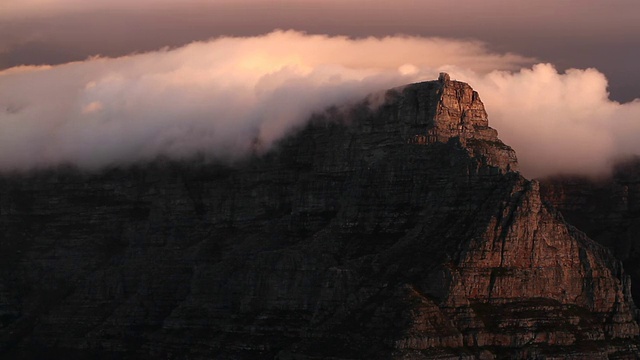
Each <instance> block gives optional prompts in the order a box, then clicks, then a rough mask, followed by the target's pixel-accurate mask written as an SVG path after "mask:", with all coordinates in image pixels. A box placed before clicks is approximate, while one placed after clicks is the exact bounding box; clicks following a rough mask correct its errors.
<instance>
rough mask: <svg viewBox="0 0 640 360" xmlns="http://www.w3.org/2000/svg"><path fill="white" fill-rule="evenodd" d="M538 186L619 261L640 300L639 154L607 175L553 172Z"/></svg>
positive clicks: (616, 166)
mask: <svg viewBox="0 0 640 360" xmlns="http://www.w3.org/2000/svg"><path fill="white" fill-rule="evenodd" d="M541 189H542V196H543V198H544V199H545V201H547V202H549V203H550V204H552V205H553V206H554V207H555V208H557V209H559V210H561V211H562V214H563V215H564V217H565V218H566V219H567V221H569V222H570V223H572V224H574V225H576V226H577V227H579V228H580V229H581V230H582V231H584V232H585V233H586V234H587V235H588V236H589V237H590V238H592V239H594V240H595V241H597V242H598V243H600V244H602V245H604V246H606V247H607V248H609V249H611V251H612V252H613V254H614V256H615V257H616V258H618V259H620V260H621V261H622V263H623V264H624V267H625V269H627V271H628V273H629V275H630V276H631V283H632V293H633V298H634V300H635V301H636V302H638V301H640V158H632V159H628V160H624V161H619V162H617V163H616V165H615V166H614V171H613V173H612V174H611V176H610V177H606V178H600V179H592V178H588V177H581V176H555V177H550V178H547V179H544V180H542V181H541Z"/></svg>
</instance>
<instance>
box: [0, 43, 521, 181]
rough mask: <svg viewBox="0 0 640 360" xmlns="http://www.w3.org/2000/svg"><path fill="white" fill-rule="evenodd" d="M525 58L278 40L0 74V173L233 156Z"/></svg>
mask: <svg viewBox="0 0 640 360" xmlns="http://www.w3.org/2000/svg"><path fill="white" fill-rule="evenodd" d="M524 61H526V59H523V58H521V57H519V56H516V55H509V54H507V55H497V54H492V53H489V52H487V51H486V49H485V48H484V46H483V45H482V44H480V43H474V42H465V41H451V40H442V39H423V38H413V37H402V36H399V37H390V38H384V39H375V38H367V39H360V40H350V39H348V38H344V37H327V36H318V35H314V36H310V35H304V34H302V33H298V32H293V31H288V32H283V31H277V32H273V33H271V34H267V35H264V36H259V37H247V38H219V39H215V40H212V41H209V42H200V43H193V44H190V45H188V46H185V47H181V48H178V49H173V50H168V49H165V50H162V51H157V52H152V53H146V54H139V55H131V56H127V57H122V58H115V59H110V58H92V59H88V60H86V61H83V62H75V63H69V64H65V65H59V66H53V67H47V66H44V67H17V68H12V69H8V70H5V71H3V72H0V169H28V168H34V167H43V166H48V165H52V164H60V163H73V164H76V165H79V166H82V167H86V168H98V167H102V166H108V165H112V164H119V163H125V162H135V161H139V160H146V159H153V158H155V157H156V156H158V155H164V156H168V157H172V158H182V157H188V156H190V155H193V154H195V153H196V152H199V151H203V152H206V153H209V154H213V155H214V156H217V157H227V158H228V157H231V158H233V157H237V156H241V155H244V154H246V153H247V151H249V150H250V149H251V146H252V143H253V141H254V139H256V138H259V139H260V141H261V142H262V143H263V144H265V145H267V146H268V145H269V144H271V143H272V142H273V141H275V140H277V139H278V138H280V137H282V136H283V135H284V134H285V133H286V132H287V131H289V130H290V129H292V128H293V127H295V126H296V125H299V124H301V123H302V122H304V121H306V119H307V118H308V117H309V115H310V114H311V113H312V112H314V111H320V110H322V109H324V108H325V107H327V106H330V105H333V104H341V103H345V102H349V101H355V100H359V99H361V98H363V97H364V96H366V95H367V94H368V93H370V92H371V91H376V90H380V89H386V88H389V87H393V86H398V85H402V84H404V83H407V82H411V81H414V80H416V79H417V78H418V77H426V78H432V77H433V76H435V74H436V73H437V72H436V70H434V69H435V68H437V67H439V66H441V65H442V64H456V65H458V66H461V67H464V68H471V69H474V71H479V72H486V71H489V70H490V69H493V68H494V67H496V66H498V67H501V68H512V67H513V66H514V65H515V64H518V63H521V62H524ZM423 70H424V72H426V73H427V74H424V73H423Z"/></svg>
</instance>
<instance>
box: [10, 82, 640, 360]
mask: <svg viewBox="0 0 640 360" xmlns="http://www.w3.org/2000/svg"><path fill="white" fill-rule="evenodd" d="M516 166H517V162H516V157H515V153H514V152H513V150H512V149H511V148H510V147H508V146H506V145H505V144H503V143H502V142H501V141H500V140H499V139H498V137H497V133H496V132H495V130H493V129H491V128H490V127H489V126H488V121H487V115H486V112H485V110H484V107H483V105H482V102H481V101H480V99H479V97H478V94H477V93H475V92H474V91H473V90H472V89H471V88H470V87H469V85H467V84H464V83H460V82H456V81H451V80H449V79H448V76H446V75H442V76H441V78H440V79H439V80H438V81H432V82H425V83H419V84H413V85H408V86H406V87H404V88H400V89H394V90H390V91H388V92H387V93H386V95H385V101H384V103H383V104H382V105H381V106H380V107H379V108H372V106H370V105H369V101H367V100H365V101H364V102H363V103H361V104H358V105H356V106H353V107H351V108H349V109H348V110H344V111H338V110H335V109H334V110H332V111H328V112H327V113H326V114H322V115H318V116H316V117H314V118H313V119H312V120H311V122H310V124H309V125H308V126H306V127H305V128H304V129H300V131H299V132H297V133H296V134H294V135H292V136H290V137H289V138H287V139H285V140H283V141H282V142H281V144H279V145H278V147H277V148H275V149H273V150H271V151H269V152H268V153H266V154H264V155H261V156H256V157H255V158H252V159H249V160H247V161H245V162H243V163H240V164H233V165H219V164H218V165H215V164H199V163H196V162H191V163H168V162H157V163H154V164H147V165H144V166H138V167H131V168H127V169H112V170H108V171H106V170H105V171H104V172H102V173H100V174H83V173H80V172H78V171H75V170H73V169H67V170H51V171H43V172H39V173H34V174H23V175H16V174H14V175H11V176H9V175H7V176H4V177H2V179H0V229H1V231H0V257H2V261H1V262H0V351H2V353H3V354H4V356H7V357H18V358H20V357H21V358H40V357H42V356H49V357H51V356H64V357H67V358H69V357H71V358H73V357H76V358H127V359H128V358H162V359H165V358H176V359H187V358H189V359H192V358H195V359H198V358H216V359H273V358H277V359H325V358H331V359H362V358H394V359H436V358H437V359H447V358H451V359H474V358H481V359H491V358H494V357H498V358H521V359H527V358H541V359H544V358H547V359H557V358H566V357H573V358H575V359H598V358H601V359H606V358H633V357H634V356H636V354H638V349H639V348H638V324H637V322H636V319H635V306H634V303H633V300H632V299H631V289H630V282H629V280H628V277H627V275H626V274H625V273H624V271H623V269H622V266H621V264H620V263H619V262H618V261H617V260H616V259H615V258H614V257H613V256H612V255H611V254H610V252H609V251H607V250H606V249H605V248H604V247H602V246H600V245H598V244H596V243H595V242H593V241H592V240H590V239H588V238H587V237H586V236H585V235H584V234H583V233H581V232H580V231H579V230H577V229H576V228H574V227H572V226H570V225H568V224H567V223H565V221H564V220H563V218H562V216H561V215H560V214H559V213H558V212H556V211H555V210H554V209H553V208H552V207H550V206H549V205H547V204H545V203H543V202H542V201H541V196H540V188H539V184H538V183H537V182H535V181H529V180H526V179H524V178H523V177H521V176H520V175H519V174H518V173H517V172H514V170H515V169H516Z"/></svg>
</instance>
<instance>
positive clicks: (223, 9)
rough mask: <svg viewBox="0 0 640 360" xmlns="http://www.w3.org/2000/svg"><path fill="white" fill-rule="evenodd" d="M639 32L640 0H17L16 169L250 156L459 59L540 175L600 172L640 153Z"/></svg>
mask: <svg viewBox="0 0 640 360" xmlns="http://www.w3.org/2000/svg"><path fill="white" fill-rule="evenodd" d="M131 3H133V4H131ZM637 34H640V2H638V1H637V0H611V1H602V0H538V1H520V0H509V1H507V0H484V1H475V0H473V1H471V0H460V1H451V0H448V1H444V0H436V1H411V0H397V1H394V2H389V1H380V0H369V1H365V0H343V1H339V2H338V1H334V0H325V1H305V0H288V1H277V0H235V1H224V0H223V1H206V0H181V1H178V0H138V1H135V2H132V1H124V0H110V1H107V0H93V1H85V0H2V1H1V2H0V71H1V72H0V130H1V131H0V170H2V169H5V170H6V169H29V168H33V167H43V166H48V165H51V164H58V163H62V162H71V163H75V164H78V165H80V166H84V167H88V168H92V167H93V168H99V167H103V166H109V165H113V164H117V163H121V162H127V161H129V162H130V161H138V160H145V159H150V158H153V157H154V156H157V155H168V156H172V157H178V158H180V157H188V156H189V155H190V154H192V153H194V152H196V151H199V150H206V151H209V152H211V153H212V154H214V155H215V156H220V157H230V156H231V157H234V156H240V155H241V154H244V153H245V152H246V151H247V147H250V145H247V144H251V141H252V139H255V138H256V137H258V138H260V139H261V141H263V142H264V143H265V144H267V145H268V144H270V143H272V142H274V141H276V140H277V139H278V138H279V137H281V136H283V134H285V133H286V132H287V131H290V130H291V129H293V128H295V127H296V126H298V125H300V123H301V122H304V120H305V119H306V118H307V117H308V115H309V114H310V113H312V112H313V111H318V110H320V109H321V108H322V107H324V106H328V105H331V104H332V103H335V102H341V101H342V102H347V101H354V100H356V99H357V98H359V97H363V96H365V95H366V94H368V93H370V92H374V91H379V90H380V89H384V88H386V87H391V86H397V85H401V84H403V83H406V82H412V81H421V80H429V79H431V78H435V77H437V72H438V71H442V70H447V71H448V72H450V73H451V74H452V77H453V78H457V79H459V80H463V81H466V82H469V83H470V84H471V85H472V86H473V87H474V88H475V89H476V90H478V91H479V92H480V97H481V98H482V99H483V101H484V102H485V105H486V106H487V111H488V113H489V116H490V118H489V121H490V124H491V125H492V126H493V127H495V128H496V129H497V130H498V131H499V133H500V137H501V138H502V139H503V140H504V141H505V142H507V143H508V144H510V145H512V146H513V147H514V148H515V149H516V151H517V153H518V156H519V159H520V163H521V167H522V171H523V174H525V175H526V176H529V177H534V176H545V175H549V174H554V173H563V172H565V173H566V172H577V173H585V174H599V173H603V172H607V171H608V166H609V165H608V164H609V163H610V162H611V160H612V159H613V158H617V157H623V156H626V155H633V154H635V155H638V154H640V146H636V145H635V138H636V137H637V135H640V133H639V132H637V131H638V130H639V129H638V128H639V126H637V125H636V123H637V122H640V111H639V110H638V108H639V107H640V105H638V102H636V101H634V99H636V98H640V71H638V70H637V63H638V61H637V60H638V59H639V58H640V37H639V36H637ZM294 45H295V46H294ZM24 65H32V66H24ZM301 89H304V90H301ZM230 94H234V95H235V98H233V96H231V95H230ZM291 96H295V97H296V102H295V103H296V104H298V105H295V106H294V105H291V100H290V99H291ZM230 104H235V105H236V107H235V108H234V109H243V110H242V111H237V110H234V111H231V108H232V107H231V106H230ZM3 107H4V111H3ZM523 110H526V112H525V111H523ZM558 153H562V154H564V155H562V156H558Z"/></svg>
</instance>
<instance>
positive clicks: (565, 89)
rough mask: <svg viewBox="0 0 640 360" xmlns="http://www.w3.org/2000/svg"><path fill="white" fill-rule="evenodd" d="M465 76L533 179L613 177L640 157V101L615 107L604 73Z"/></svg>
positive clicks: (547, 67)
mask: <svg viewBox="0 0 640 360" xmlns="http://www.w3.org/2000/svg"><path fill="white" fill-rule="evenodd" d="M459 77H460V78H464V79H465V81H469V82H470V83H471V84H472V86H473V87H474V88H475V90H476V91H478V92H479V93H480V97H481V98H482V100H483V102H484V103H485V106H486V108H487V112H488V113H489V122H490V125H491V126H492V127H494V128H496V129H498V131H499V134H500V138H501V139H502V140H503V141H504V142H506V143H507V144H510V145H511V146H512V147H513V148H514V149H515V150H516V152H517V155H518V160H519V163H520V164H521V166H522V170H523V173H524V174H525V175H527V176H531V177H543V176H547V175H554V174H584V175H592V176H598V175H606V174H607V173H608V172H609V171H610V170H611V165H612V162H613V161H616V160H620V159H621V158H624V157H626V156H629V155H639V154H640V142H639V141H638V136H640V100H639V99H636V100H634V101H632V102H629V103H624V104H621V103H618V102H615V101H611V100H610V99H609V94H608V92H607V79H606V78H605V76H604V75H603V74H602V73H600V72H598V71H597V70H596V69H586V70H578V69H569V70H567V71H566V72H564V73H559V72H558V71H557V70H556V69H555V68H554V67H553V65H551V64H537V65H535V66H533V67H532V68H530V69H521V70H520V71H518V72H503V71H493V72H490V73H489V74H485V75H478V74H473V73H470V72H467V73H466V74H463V73H461V74H459Z"/></svg>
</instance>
